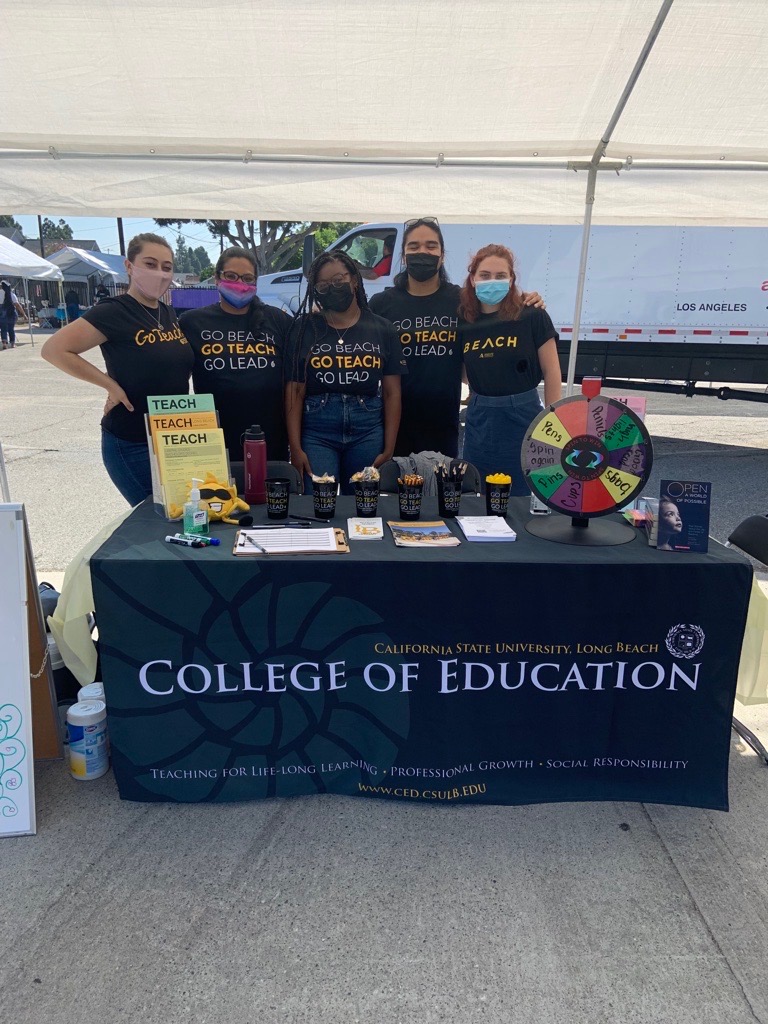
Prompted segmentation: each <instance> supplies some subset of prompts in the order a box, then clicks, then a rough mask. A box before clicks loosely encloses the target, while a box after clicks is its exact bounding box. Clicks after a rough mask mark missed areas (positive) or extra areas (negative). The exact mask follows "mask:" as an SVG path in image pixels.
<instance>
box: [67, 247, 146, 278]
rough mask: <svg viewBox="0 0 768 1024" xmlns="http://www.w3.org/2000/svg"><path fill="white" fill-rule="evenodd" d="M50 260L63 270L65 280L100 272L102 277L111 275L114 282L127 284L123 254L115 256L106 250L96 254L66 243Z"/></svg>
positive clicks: (90, 275) (86, 276)
mask: <svg viewBox="0 0 768 1024" xmlns="http://www.w3.org/2000/svg"><path fill="white" fill-rule="evenodd" d="M50 261H51V263H55V264H56V266H57V267H58V268H59V269H60V270H61V271H62V272H63V274H64V279H65V280H66V281H72V280H74V279H75V278H79V279H81V280H82V279H85V278H88V277H92V276H93V275H94V274H100V275H101V276H102V277H111V278H112V279H113V281H114V282H115V283H116V284H128V274H127V273H126V270H125V257H124V256H115V255H113V254H111V253H108V252H100V253H99V254H98V256H97V255H96V254H95V253H93V252H89V251H88V250H87V249H77V248H76V247H75V246H71V245H67V246H65V247H64V248H63V249H59V251H58V252H55V253H53V254H52V255H51V257H50Z"/></svg>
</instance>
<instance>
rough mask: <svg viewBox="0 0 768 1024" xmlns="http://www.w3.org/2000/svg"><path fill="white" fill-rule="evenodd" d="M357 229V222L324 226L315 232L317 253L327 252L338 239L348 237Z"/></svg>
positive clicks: (333, 223) (343, 222)
mask: <svg viewBox="0 0 768 1024" xmlns="http://www.w3.org/2000/svg"><path fill="white" fill-rule="evenodd" d="M355 227H357V222H356V221H338V222H331V223H328V224H323V225H322V227H319V228H318V229H317V231H316V232H315V252H317V253H321V252H325V250H326V249H327V248H328V246H329V245H332V244H333V243H334V242H335V241H336V239H337V238H340V237H341V236H342V235H346V233H347V232H348V231H351V230H352V228H355Z"/></svg>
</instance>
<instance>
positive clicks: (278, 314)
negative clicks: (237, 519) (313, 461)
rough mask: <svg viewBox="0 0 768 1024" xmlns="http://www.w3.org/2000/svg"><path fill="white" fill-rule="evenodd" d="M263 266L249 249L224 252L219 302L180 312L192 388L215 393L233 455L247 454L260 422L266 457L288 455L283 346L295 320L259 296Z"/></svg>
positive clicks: (216, 276) (218, 280)
mask: <svg viewBox="0 0 768 1024" xmlns="http://www.w3.org/2000/svg"><path fill="white" fill-rule="evenodd" d="M257 277H258V265H257V263H256V257H255V256H254V254H253V253H252V252H250V251H249V250H248V249H241V248H240V247H239V246H232V248H230V249H225V250H224V251H223V252H222V254H221V256H219V259H218V261H217V263H216V269H215V273H214V281H215V282H216V288H217V289H218V293H219V301H218V302H216V303H214V304H213V305H210V306H203V308H202V309H190V310H189V311H188V312H186V313H182V314H181V316H180V317H179V323H180V324H181V329H182V330H183V331H184V333H185V334H186V336H187V338H188V339H189V345H190V348H191V349H192V351H193V352H194V354H195V365H194V368H193V370H192V385H193V387H194V389H195V391H196V392H197V393H198V394H205V395H209V394H210V395H213V397H214V399H215V400H216V408H217V409H218V411H219V421H220V423H221V427H222V430H223V431H224V440H225V441H226V444H227V449H228V451H229V457H230V459H234V460H235V461H238V462H239V461H241V460H242V458H243V434H244V433H245V431H246V430H247V429H248V427H250V425H251V424H252V423H258V424H260V426H261V429H262V430H263V431H264V434H265V437H266V442H267V458H268V459H283V460H287V458H288V435H287V433H286V429H285V414H284V412H283V349H284V347H285V339H286V338H287V337H288V331H289V329H290V326H291V324H292V323H293V319H292V317H290V316H288V314H287V313H284V312H283V311H282V310H281V309H278V308H277V307H276V306H268V305H266V303H264V302H262V301H261V300H260V299H259V298H258V296H257V295H256V287H257V283H256V279H257Z"/></svg>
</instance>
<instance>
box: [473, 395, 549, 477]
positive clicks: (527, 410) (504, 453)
mask: <svg viewBox="0 0 768 1024" xmlns="http://www.w3.org/2000/svg"><path fill="white" fill-rule="evenodd" d="M543 408H544V406H543V405H542V404H541V400H540V399H539V393H538V391H537V390H536V388H532V389H531V390H530V391H524V392H522V394H519V395H475V394H472V395H471V396H470V399H469V405H468V406H467V420H466V425H465V431H464V452H463V455H462V458H464V459H466V460H467V462H471V463H472V464H473V465H474V466H476V467H477V469H478V470H479V472H480V479H481V480H482V482H483V491H485V478H486V476H489V475H490V474H491V473H508V474H509V475H510V476H511V477H512V487H511V489H510V492H509V493H510V494H513V495H516V496H517V497H525V495H527V494H528V493H529V491H528V486H527V484H526V483H525V480H524V479H523V471H522V468H521V465H520V450H521V448H522V447H523V441H524V440H525V434H526V431H527V430H528V427H529V426H530V425H531V422H532V421H533V420H534V419H535V418H536V416H538V414H539V413H540V412H541V410H542V409H543Z"/></svg>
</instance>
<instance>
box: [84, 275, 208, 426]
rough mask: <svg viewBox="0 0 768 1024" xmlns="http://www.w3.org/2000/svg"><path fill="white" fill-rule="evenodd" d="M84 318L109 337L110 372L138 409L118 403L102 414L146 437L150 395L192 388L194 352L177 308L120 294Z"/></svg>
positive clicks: (106, 419)
mask: <svg viewBox="0 0 768 1024" xmlns="http://www.w3.org/2000/svg"><path fill="white" fill-rule="evenodd" d="M158 318H159V321H160V325H159V326H158ZM83 319H84V320H87V322H88V323H89V324H92V325H93V326H94V327H95V328H96V330H97V331H101V333H102V334H103V335H104V337H105V338H106V340H105V341H103V342H102V343H101V351H102V354H103V356H104V363H105V365H106V369H107V373H108V374H109V376H110V377H111V378H112V380H114V381H115V382H116V383H117V384H119V385H120V387H121V388H122V389H123V391H125V393H126V395H127V396H128V399H129V401H130V403H131V405H132V406H133V410H134V411H133V412H129V411H128V410H127V409H126V408H125V406H124V405H123V404H122V403H121V404H120V405H116V406H115V407H114V409H111V410H110V411H109V412H108V413H107V414H106V415H105V416H104V418H103V419H102V421H101V425H102V427H104V429H105V430H108V431H109V432H110V434H114V435H115V436H116V437H119V438H122V439H123V440H124V441H144V442H146V439H147V434H146V430H145V428H144V414H145V413H146V412H147V398H148V397H149V396H150V395H186V394H188V393H189V375H190V373H191V372H192V362H193V360H194V355H193V353H192V350H191V348H190V347H189V344H188V343H187V339H186V338H185V337H184V332H183V331H182V329H181V327H179V323H178V320H177V319H176V313H175V311H174V310H173V309H172V308H171V307H170V306H167V305H166V304H165V303H164V302H161V303H160V305H159V306H158V308H157V309H156V310H155V309H152V308H151V307H149V306H144V305H142V303H140V302H139V301H138V300H137V299H134V298H133V296H132V295H116V296H115V297H114V298H110V299H103V300H102V301H101V302H100V303H99V304H98V305H96V306H92V307H91V309H89V310H88V311H87V312H86V313H84V314H83Z"/></svg>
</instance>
